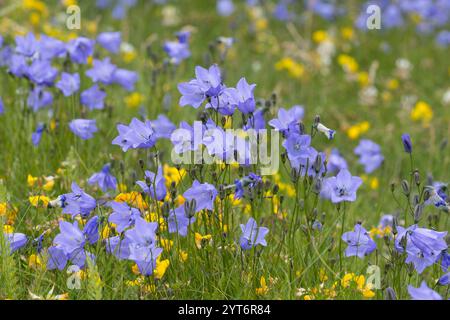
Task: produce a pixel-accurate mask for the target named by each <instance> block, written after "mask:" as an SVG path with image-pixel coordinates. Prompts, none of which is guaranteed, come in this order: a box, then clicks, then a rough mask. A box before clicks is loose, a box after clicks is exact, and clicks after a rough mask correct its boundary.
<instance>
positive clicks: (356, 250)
mask: <svg viewBox="0 0 450 320" xmlns="http://www.w3.org/2000/svg"><path fill="white" fill-rule="evenodd" d="M342 241H345V243H347V245H348V247H347V249H345V256H346V257H352V256H357V257H358V258H361V259H362V258H364V257H365V256H367V255H369V254H371V253H372V252H373V251H374V250H375V249H376V248H377V245H376V243H375V241H373V240H372V238H371V237H370V235H369V233H368V232H367V231H366V229H364V228H363V227H362V226H361V224H359V223H357V224H356V225H355V228H354V229H353V231H350V232H346V233H344V234H343V235H342Z"/></svg>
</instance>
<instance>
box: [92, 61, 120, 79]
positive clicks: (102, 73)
mask: <svg viewBox="0 0 450 320" xmlns="http://www.w3.org/2000/svg"><path fill="white" fill-rule="evenodd" d="M116 69H117V67H116V66H115V65H114V64H112V63H111V59H110V58H105V59H103V60H97V59H94V62H93V67H92V69H89V70H87V71H86V76H88V77H89V78H91V79H92V81H93V82H101V83H103V84H106V85H109V84H111V83H112V82H113V75H114V72H115V71H116Z"/></svg>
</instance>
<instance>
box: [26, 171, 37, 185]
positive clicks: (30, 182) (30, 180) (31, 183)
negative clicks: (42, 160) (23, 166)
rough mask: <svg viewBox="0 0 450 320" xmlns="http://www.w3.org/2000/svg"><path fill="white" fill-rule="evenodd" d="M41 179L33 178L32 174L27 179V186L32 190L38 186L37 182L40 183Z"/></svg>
mask: <svg viewBox="0 0 450 320" xmlns="http://www.w3.org/2000/svg"><path fill="white" fill-rule="evenodd" d="M38 179H39V178H37V177H33V176H32V175H31V174H29V175H28V177H27V184H28V186H29V187H30V188H31V187H33V186H34V185H35V184H36V181H38Z"/></svg>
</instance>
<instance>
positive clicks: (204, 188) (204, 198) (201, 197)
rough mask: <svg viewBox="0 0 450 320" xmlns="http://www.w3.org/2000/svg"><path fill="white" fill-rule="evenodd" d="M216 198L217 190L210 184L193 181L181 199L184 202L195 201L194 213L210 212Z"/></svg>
mask: <svg viewBox="0 0 450 320" xmlns="http://www.w3.org/2000/svg"><path fill="white" fill-rule="evenodd" d="M216 196H217V190H216V188H215V187H214V186H213V185H212V184H209V183H200V182H198V180H195V181H194V182H193V183H192V186H191V187H190V188H189V189H188V190H186V191H185V192H184V193H183V197H184V198H185V199H186V201H192V200H195V202H196V207H195V212H199V211H200V210H204V209H206V210H211V211H212V210H213V208H214V201H215V199H216Z"/></svg>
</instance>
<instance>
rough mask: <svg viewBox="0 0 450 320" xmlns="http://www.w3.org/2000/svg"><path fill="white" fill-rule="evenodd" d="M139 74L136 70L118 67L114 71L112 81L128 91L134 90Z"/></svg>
mask: <svg viewBox="0 0 450 320" xmlns="http://www.w3.org/2000/svg"><path fill="white" fill-rule="evenodd" d="M138 79H139V76H138V74H137V73H136V72H134V71H130V70H126V69H119V68H117V69H116V70H115V71H114V73H113V78H112V82H113V83H115V84H118V85H120V86H121V87H122V88H124V89H125V90H127V91H133V90H134V86H135V84H136V82H137V81H138Z"/></svg>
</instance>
